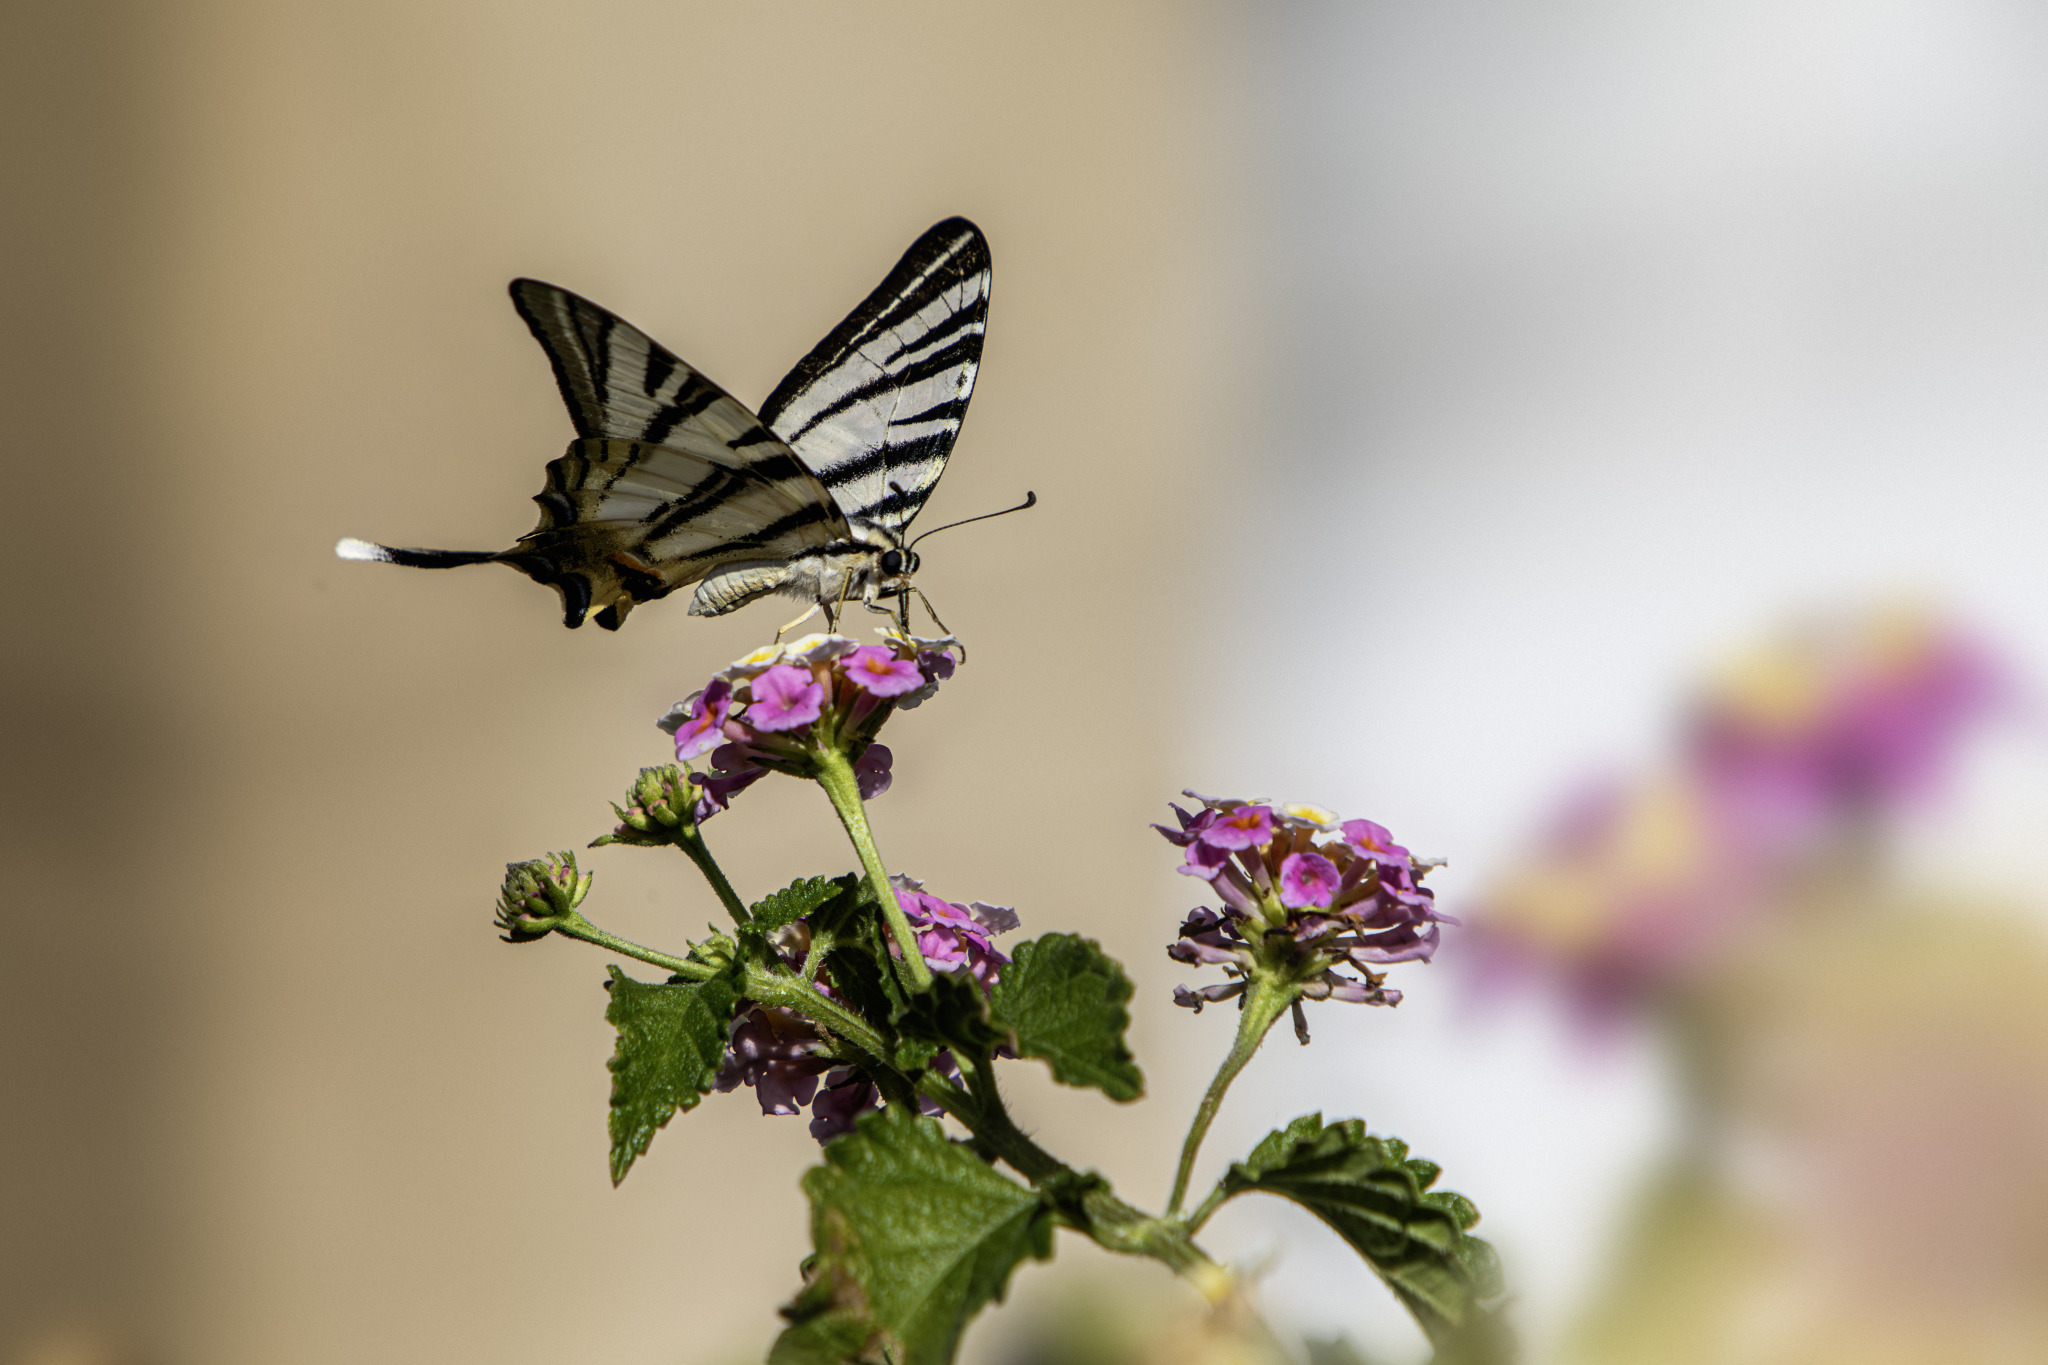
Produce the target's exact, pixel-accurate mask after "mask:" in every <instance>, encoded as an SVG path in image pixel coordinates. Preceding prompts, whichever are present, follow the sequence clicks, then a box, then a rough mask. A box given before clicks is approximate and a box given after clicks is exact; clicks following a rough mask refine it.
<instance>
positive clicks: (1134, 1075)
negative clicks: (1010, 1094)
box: [989, 934, 1145, 1100]
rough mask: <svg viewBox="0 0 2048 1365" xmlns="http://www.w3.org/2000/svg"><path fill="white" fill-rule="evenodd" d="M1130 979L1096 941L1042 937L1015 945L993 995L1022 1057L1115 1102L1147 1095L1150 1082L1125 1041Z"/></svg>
mask: <svg viewBox="0 0 2048 1365" xmlns="http://www.w3.org/2000/svg"><path fill="white" fill-rule="evenodd" d="M1130 998H1131V980H1130V978H1129V977H1127V976H1125V975H1124V969H1123V968H1122V967H1120V966H1118V965H1117V963H1116V961H1115V959H1113V958H1111V957H1109V956H1108V955H1107V954H1105V953H1104V952H1103V951H1102V949H1101V948H1100V947H1098V946H1097V945H1096V944H1095V942H1094V941H1093V940H1091V939H1085V938H1081V937H1078V936H1077V935H1074V934H1045V935H1043V936H1041V937H1039V938H1035V939H1032V940H1031V941H1029V942H1027V943H1020V944H1018V945H1017V953H1016V957H1015V959H1014V960H1013V961H1012V962H1011V963H1010V965H1009V966H1007V967H1005V968H1003V974H1002V976H1001V977H1000V978H998V980H997V981H996V988H995V990H994V992H993V993H992V994H991V995H990V997H989V1009H990V1013H991V1014H992V1015H993V1016H994V1018H995V1021H996V1022H997V1023H998V1024H1001V1025H1004V1026H1006V1027H1008V1028H1009V1029H1011V1030H1012V1031H1013V1032H1015V1033H1016V1035H1017V1051H1018V1052H1019V1053H1021V1054H1022V1055H1024V1056H1026V1057H1037V1058H1040V1059H1042V1060H1044V1061H1045V1062H1047V1063H1048V1064H1049V1065H1051V1067H1052V1074H1053V1078H1054V1079H1055V1080H1058V1081H1060V1082H1061V1083H1062V1084H1065V1085H1092V1086H1094V1087H1095V1088H1096V1089H1098V1090H1100V1091H1101V1092H1102V1093H1103V1094H1105V1095H1107V1096H1109V1097H1110V1098H1111V1099H1113V1100H1134V1099H1137V1098H1138V1097H1139V1096H1140V1095H1142V1094H1144V1093H1145V1076H1144V1073H1143V1072H1141V1071H1139V1070H1138V1063H1137V1061H1136V1059H1134V1058H1133V1057H1132V1056H1131V1050H1130V1048H1129V1047H1128V1046H1127V1045H1126V1044H1125V1043H1124V1030H1125V1029H1126V1028H1129V1027H1130V1023H1131V1012H1130V1011H1129V1010H1128V1009H1126V1008H1125V1005H1126V1004H1127V1003H1128V1002H1129V1000H1130Z"/></svg>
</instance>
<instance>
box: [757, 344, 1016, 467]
mask: <svg viewBox="0 0 2048 1365" xmlns="http://www.w3.org/2000/svg"><path fill="white" fill-rule="evenodd" d="M970 341H971V342H972V344H971V345H970V344H969V342H970ZM980 358H981V335H980V333H978V332H977V333H975V334H974V336H973V337H972V338H968V337H962V338H961V339H960V341H959V342H956V343H955V344H954V345H952V346H949V347H947V348H946V349H945V350H943V351H937V352H934V353H933V354H931V355H929V356H926V357H924V358H923V359H922V360H919V361H917V362H915V363H913V364H910V365H906V366H904V367H903V368H902V369H899V370H884V371H883V372H882V373H881V374H879V375H877V376H875V377H874V378H873V379H871V380H869V381H868V382H867V383H865V384H861V385H858V386H856V387H854V388H851V389H849V390H847V392H846V393H844V394H842V395H840V397H839V398H838V399H837V400H836V401H834V402H833V403H831V404H830V405H829V406H826V407H823V408H820V409H819V410H818V412H817V414H816V415H815V416H813V417H812V418H811V419H810V420H809V421H807V422H805V423H804V424H803V426H802V427H800V428H799V429H798V430H796V431H795V432H792V433H791V434H790V435H789V436H788V438H787V439H788V441H789V442H790V444H792V445H795V444H796V443H797V442H799V441H801V440H802V439H803V438H804V437H805V436H806V435H808V434H809V433H810V432H812V431H813V430H815V429H816V428H817V426H818V424H819V423H821V422H827V421H830V420H831V419H833V418H835V417H838V416H840V415H842V414H844V413H845V412H847V411H848V410H849V409H851V408H855V407H859V406H860V405H861V404H863V403H874V402H876V401H877V400H879V399H883V398H886V397H888V396H889V395H891V394H893V393H896V392H897V391H899V390H903V389H909V388H911V387H913V386H914V385H916V384H918V383H919V382H920V381H922V380H926V379H937V378H941V377H944V376H945V375H947V374H948V373H949V372H951V371H957V370H958V369H959V368H961V367H962V366H964V365H971V364H974V363H975V362H977V361H978V360H980ZM945 401H949V402H955V403H958V404H959V405H960V411H961V413H962V414H963V415H964V414H965V413H966V411H967V398H966V396H965V395H964V394H956V395H955V396H954V397H952V398H950V399H947V400H945ZM908 420H913V419H909V418H903V417H894V416H892V417H891V418H890V423H891V425H894V424H895V423H897V422H903V421H908Z"/></svg>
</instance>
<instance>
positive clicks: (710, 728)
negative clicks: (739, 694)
mask: <svg viewBox="0 0 2048 1365" xmlns="http://www.w3.org/2000/svg"><path fill="white" fill-rule="evenodd" d="M731 710H732V684H731V683H729V682H727V681H726V680H725V679H723V678H714V679H712V681H711V685H710V686H709V687H706V688H705V689H704V690H703V691H702V692H699V693H698V694H697V695H696V696H694V697H691V698H690V699H689V700H688V701H685V702H677V703H676V704H675V706H672V707H670V708H669V713H668V715H666V716H663V717H662V718H661V720H660V721H658V722H657V724H659V725H660V726H661V728H662V729H664V730H666V731H668V732H669V733H670V734H672V735H674V736H675V737H676V761H677V762H679V763H687V762H689V761H690V760H691V759H693V758H697V757H700V756H702V755H704V754H708V753H710V752H711V751H712V750H713V749H716V748H717V747H718V746H719V745H720V744H722V743H724V742H725V732H724V726H725V719H726V716H727V715H728V714H730V712H731Z"/></svg>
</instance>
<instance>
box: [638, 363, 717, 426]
mask: <svg viewBox="0 0 2048 1365" xmlns="http://www.w3.org/2000/svg"><path fill="white" fill-rule="evenodd" d="M671 363H673V362H671ZM691 379H692V380H694V381H695V382H693V383H686V384H684V385H683V387H682V390H681V392H679V393H678V394H677V395H676V397H675V401H673V402H671V403H670V404H669V405H668V406H667V407H664V408H663V409H662V410H661V411H660V412H657V413H655V414H654V416H653V417H652V418H650V419H649V420H648V423H647V426H646V427H645V428H644V429H643V430H642V431H641V432H640V439H641V440H643V441H645V442H647V443H648V444H649V445H657V446H658V445H660V444H661V443H662V442H663V441H666V440H667V439H668V438H669V437H670V436H673V435H674V434H675V430H676V428H677V427H679V426H681V425H682V424H683V423H685V422H687V421H689V420H690V419H691V418H693V417H701V416H702V415H703V414H704V413H705V412H706V411H707V410H708V409H709V408H710V407H711V405H712V404H713V403H716V402H717V401H718V400H719V399H721V398H723V397H725V394H724V392H723V391H721V390H720V389H719V387H718V386H717V385H716V384H711V383H707V382H706V381H705V380H704V378H703V377H702V376H700V375H692V376H691ZM648 392H649V393H653V392H656V390H655V389H654V388H653V387H652V386H650V387H649V389H648Z"/></svg>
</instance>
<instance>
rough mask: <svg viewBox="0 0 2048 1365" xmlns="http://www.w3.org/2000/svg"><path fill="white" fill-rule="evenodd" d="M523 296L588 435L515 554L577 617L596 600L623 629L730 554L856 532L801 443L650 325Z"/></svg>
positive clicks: (530, 286)
mask: <svg viewBox="0 0 2048 1365" xmlns="http://www.w3.org/2000/svg"><path fill="white" fill-rule="evenodd" d="M512 300H513V303H514V305H515V306H516V307H517V308H518V309H519V315H520V316H521V317H523V318H525V319H526V324H527V326H528V327H530V328H532V329H533V335H534V337H535V338H536V339H537V340H538V341H539V342H540V344H541V347H542V349H544V350H545V351H546V352H547V354H548V360H549V362H550V363H551V364H552V365H553V366H554V371H555V380H556V383H557V384H558V385H559V386H560V388H561V390H562V399H563V401H564V402H565V403H566V404H567V405H568V408H569V416H570V420H571V421H572V422H574V423H575V426H576V434H577V435H578V436H579V437H580V438H581V439H579V440H577V441H575V442H573V443H571V445H570V447H569V451H568V453H567V454H566V455H564V456H562V458H560V459H558V460H555V461H553V462H551V463H550V464H549V465H548V483H547V488H546V489H545V490H543V491H542V492H541V493H540V494H539V495H538V496H537V498H536V499H535V500H536V501H537V502H539V503H540V505H541V509H542V515H541V524H540V526H539V528H538V529H536V530H535V531H534V532H533V533H532V534H531V535H528V536H526V537H524V538H522V539H521V541H520V543H519V544H518V545H517V546H515V547H514V549H513V551H511V552H508V553H507V555H506V558H507V559H508V561H510V562H512V563H514V564H516V565H517V566H518V567H520V568H521V569H523V570H525V571H526V572H527V573H529V574H531V575H532V576H533V577H535V578H538V579H540V580H541V581H542V582H545V583H549V584H551V585H552V586H554V587H555V588H557V589H558V590H559V591H561V593H562V596H563V605H564V607H565V608H566V609H567V612H568V615H569V617H570V618H571V620H572V623H573V622H574V621H580V620H581V618H582V614H583V612H584V611H586V610H588V609H589V607H590V606H592V605H596V606H599V607H602V608H605V609H606V611H605V613H604V614H601V615H600V617H599V620H600V622H601V623H602V624H605V625H614V626H615V625H617V624H618V622H619V620H621V619H622V618H623V617H624V615H625V613H626V612H627V611H629V610H631V607H632V604H633V603H634V602H636V601H647V600H649V599H650V598H653V597H659V596H664V595H666V594H667V593H668V592H670V591H672V590H673V589H675V588H678V587H681V586H683V585H685V584H687V583H692V582H695V581H696V580H698V579H700V578H702V577H703V576H704V575H705V573H706V572H708V571H709V570H711V569H714V568H716V567H717V566H718V565H720V564H724V563H731V562H734V561H738V560H749V559H761V558H770V559H779V558H787V557H789V556H791V555H794V554H797V553H800V552H802V551H803V550H806V549H811V548H815V547H817V546H820V545H826V544H831V543H834V542H836V541H840V540H843V539H844V538H845V537H846V535H847V527H846V524H845V520H844V518H843V517H842V516H841V515H840V513H839V511H838V507H837V505H836V504H835V503H834V502H833V501H832V499H831V495H830V494H829V493H828V492H827V491H826V489H825V487H824V486H823V485H822V484H821V483H819V481H818V480H817V479H816V478H815V477H814V476H813V475H812V474H811V472H810V471H809V470H808V469H806V468H804V466H803V463H802V462H801V461H800V460H798V459H797V458H796V456H795V455H794V454H793V453H792V452H791V451H790V449H789V447H788V446H787V445H785V444H784V443H783V442H782V441H781V440H779V439H777V438H776V437H775V436H774V435H773V434H772V433H770V432H769V431H768V429H767V428H766V427H764V426H763V425H762V424H761V422H760V421H759V420H758V419H756V418H755V416H754V415H753V414H752V413H751V412H749V411H747V409H746V408H745V407H744V406H743V405H742V404H740V403H739V402H738V400H736V399H734V398H733V397H732V396H731V395H730V394H728V393H726V392H725V390H723V389H721V388H719V387H718V385H716V384H714V383H712V382H711V381H710V380H708V379H706V378H705V377H704V376H703V375H701V374H699V373H698V372H697V371H696V370H694V369H692V368H691V367H690V366H688V365H686V364H684V363H683V362H682V361H680V360H678V359H677V358H676V357H675V356H674V355H672V354H670V353H669V352H668V351H667V350H665V349H664V348H662V347H661V346H659V345H656V344H655V342H654V341H653V340H652V339H651V338H649V337H648V336H647V334H646V333H644V332H642V331H640V330H639V329H638V328H637V327H634V326H633V325H632V324H630V323H628V322H626V321H624V320H623V319H621V318H619V317H617V316H615V315H613V314H612V313H611V312H609V311H608V310H606V309H603V308H600V307H598V306H597V305H596V304H594V303H592V302H590V301H589V300H588V299H584V298H579V297H578V296H576V295H575V294H572V293H570V292H568V291H567V290H565V289H558V288H556V287H555V286H554V285H551V284H543V283H541V282H540V281H538V280H515V281H513V284H512ZM578 580H580V582H579V581H578Z"/></svg>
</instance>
